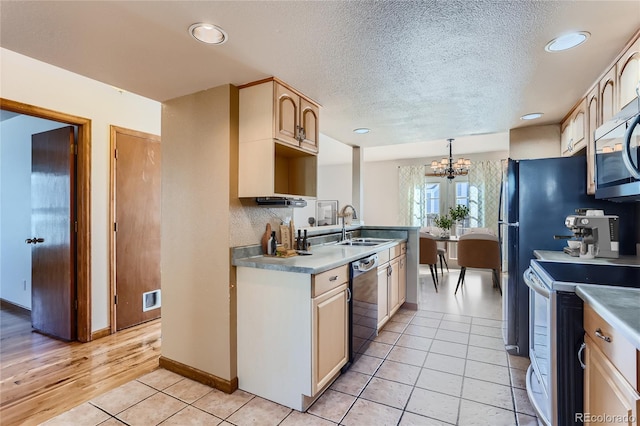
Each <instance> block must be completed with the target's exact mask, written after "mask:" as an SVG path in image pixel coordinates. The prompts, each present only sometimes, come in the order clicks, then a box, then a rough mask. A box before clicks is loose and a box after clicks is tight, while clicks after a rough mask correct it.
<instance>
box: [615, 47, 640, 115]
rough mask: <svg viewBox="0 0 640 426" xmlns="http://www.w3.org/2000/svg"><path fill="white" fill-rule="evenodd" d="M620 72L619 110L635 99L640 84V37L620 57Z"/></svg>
mask: <svg viewBox="0 0 640 426" xmlns="http://www.w3.org/2000/svg"><path fill="white" fill-rule="evenodd" d="M616 69H617V73H618V90H619V91H618V99H619V101H618V110H622V109H623V108H624V107H625V106H627V105H628V104H629V102H631V101H632V100H634V99H635V98H636V97H637V96H638V94H637V93H636V88H637V87H638V85H640V39H638V40H636V41H635V42H634V43H633V44H632V45H631V47H629V49H628V50H627V51H626V52H625V54H624V55H623V56H622V58H620V60H619V61H618V64H617V66H616Z"/></svg>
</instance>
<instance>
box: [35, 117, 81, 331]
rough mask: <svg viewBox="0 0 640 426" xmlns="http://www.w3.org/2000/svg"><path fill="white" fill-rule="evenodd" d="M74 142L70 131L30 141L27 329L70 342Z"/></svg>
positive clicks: (72, 319)
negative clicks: (29, 284) (29, 314)
mask: <svg viewBox="0 0 640 426" xmlns="http://www.w3.org/2000/svg"><path fill="white" fill-rule="evenodd" d="M75 164H76V159H75V138H74V129H73V127H72V126H66V127H62V128H60V129H57V130H51V131H48V132H43V133H38V134H35V135H32V137H31V231H32V235H31V236H30V237H29V239H27V243H30V244H32V251H31V258H32V260H31V262H32V266H31V281H32V283H31V325H32V326H33V328H34V329H36V330H38V331H40V332H42V333H45V334H48V335H51V336H55V337H58V338H61V339H64V340H75V338H76V315H75V312H76V311H75V309H76V308H75V301H76V288H75V286H76V276H75V267H76V266H75V253H76V249H75V245H76V238H75V229H74V228H75V220H76V219H75V217H76V208H75Z"/></svg>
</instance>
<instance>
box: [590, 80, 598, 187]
mask: <svg viewBox="0 0 640 426" xmlns="http://www.w3.org/2000/svg"><path fill="white" fill-rule="evenodd" d="M598 95H599V90H598V86H596V87H594V88H593V90H592V91H591V92H590V93H589V94H588V95H587V194H591V195H593V194H595V193H596V171H595V167H596V165H595V163H596V158H595V157H596V147H595V146H594V143H595V138H594V132H595V130H596V129H597V128H598V126H599V125H600V121H598V106H599V105H598V102H599V100H600V98H599V97H598Z"/></svg>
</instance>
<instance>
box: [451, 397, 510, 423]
mask: <svg viewBox="0 0 640 426" xmlns="http://www.w3.org/2000/svg"><path fill="white" fill-rule="evenodd" d="M515 422H516V416H515V413H514V412H513V411H509V410H504V409H502V408H498V407H493V406H491V405H485V404H480V403H477V402H474V401H467V400H465V399H463V400H462V402H461V404H460V419H459V421H458V424H460V425H464V426H514V425H515Z"/></svg>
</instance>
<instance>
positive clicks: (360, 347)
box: [342, 254, 379, 372]
mask: <svg viewBox="0 0 640 426" xmlns="http://www.w3.org/2000/svg"><path fill="white" fill-rule="evenodd" d="M378 263H379V262H378V255H377V254H374V255H371V256H367V257H365V258H363V259H359V260H356V261H355V262H352V263H351V268H349V269H350V272H349V289H350V291H351V298H350V300H349V362H348V363H347V364H346V365H345V366H344V368H343V369H342V371H343V372H344V371H346V370H347V369H348V368H349V367H350V366H351V364H353V363H354V362H355V361H356V360H357V359H358V358H359V357H360V355H362V354H363V353H364V351H366V350H367V347H369V344H370V343H371V341H372V340H373V339H374V338H375V337H376V336H377V335H378V274H377V270H378Z"/></svg>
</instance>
